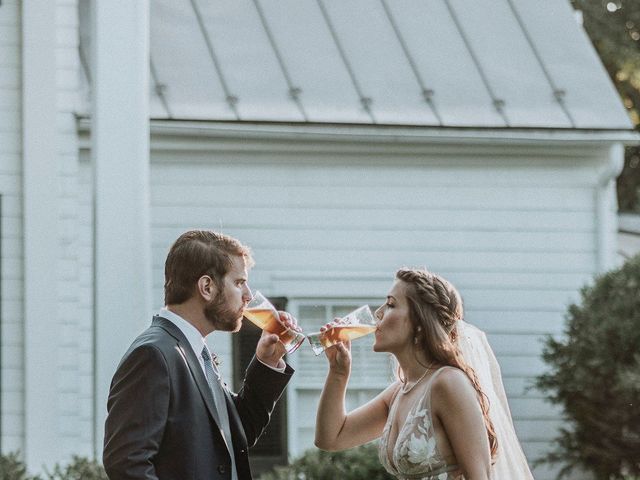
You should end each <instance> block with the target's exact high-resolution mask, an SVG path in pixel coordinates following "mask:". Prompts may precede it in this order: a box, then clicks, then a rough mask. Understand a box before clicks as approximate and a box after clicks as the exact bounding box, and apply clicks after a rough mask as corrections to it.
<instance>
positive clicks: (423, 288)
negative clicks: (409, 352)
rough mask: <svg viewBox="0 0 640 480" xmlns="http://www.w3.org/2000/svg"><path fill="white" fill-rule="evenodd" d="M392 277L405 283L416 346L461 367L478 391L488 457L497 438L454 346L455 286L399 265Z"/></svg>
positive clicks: (458, 308) (458, 305)
mask: <svg viewBox="0 0 640 480" xmlns="http://www.w3.org/2000/svg"><path fill="white" fill-rule="evenodd" d="M396 278H397V279H398V280H401V281H403V282H404V283H406V284H407V290H406V293H407V300H408V302H409V312H410V314H409V317H410V320H411V323H412V325H413V333H414V338H415V342H416V346H418V347H422V348H423V349H424V350H426V352H427V353H428V354H429V356H430V357H431V358H433V359H434V360H435V361H436V362H438V363H440V364H442V365H449V366H452V367H456V368H458V369H460V370H462V371H463V372H464V373H465V374H466V375H467V377H468V378H469V380H470V381H471V383H472V384H473V388H474V389H475V390H476V392H477V394H478V401H479V402H480V408H481V409H482V415H483V417H484V423H485V427H486V429H487V437H488V438H489V447H490V448H491V457H492V458H494V457H495V455H496V453H497V450H498V440H497V436H496V432H495V429H494V427H493V423H492V422H491V418H490V417H489V400H488V399H487V396H486V395H485V394H484V392H483V391H482V389H481V388H480V382H479V381H478V376H477V375H476V372H475V371H474V370H473V368H471V366H469V365H468V364H467V363H466V362H465V360H464V357H463V356H462V353H460V349H459V348H458V338H457V336H458V329H457V328H455V327H456V322H457V321H458V320H461V319H462V316H463V309H462V299H461V298H460V294H459V293H458V291H457V290H456V289H455V287H454V286H453V285H452V284H451V283H449V282H448V281H447V280H445V279H444V278H442V277H440V276H438V275H435V274H433V273H431V272H428V271H427V270H420V269H410V268H401V269H400V270H398V271H397V272H396Z"/></svg>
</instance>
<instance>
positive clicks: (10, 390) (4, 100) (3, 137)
mask: <svg viewBox="0 0 640 480" xmlns="http://www.w3.org/2000/svg"><path fill="white" fill-rule="evenodd" d="M19 25H20V8H19V5H18V1H17V0H6V1H3V2H2V5H1V6H0V195H2V212H1V220H0V221H1V222H2V235H1V238H0V241H1V242H2V244H1V252H0V253H1V259H2V262H1V263H2V271H1V276H2V285H1V287H2V288H1V292H0V296H1V304H0V311H1V315H2V345H1V348H0V352H1V354H2V358H1V359H0V365H1V369H2V370H1V375H2V385H1V386H0V388H1V391H2V397H1V399H0V400H1V406H2V416H1V418H0V422H1V423H0V428H2V432H1V434H2V436H1V438H0V440H1V443H2V450H3V451H5V452H6V451H12V450H18V449H22V448H23V447H24V443H23V433H24V426H23V419H24V413H23V409H22V405H23V404H24V379H23V375H22V357H23V328H22V317H23V308H22V300H23V294H22V292H23V278H24V275H23V271H22V251H23V250H22V201H21V195H22V180H21V168H22V167H21V156H22V147H21V131H20V125H21V83H20V79H21V73H20V68H21V63H20V28H19Z"/></svg>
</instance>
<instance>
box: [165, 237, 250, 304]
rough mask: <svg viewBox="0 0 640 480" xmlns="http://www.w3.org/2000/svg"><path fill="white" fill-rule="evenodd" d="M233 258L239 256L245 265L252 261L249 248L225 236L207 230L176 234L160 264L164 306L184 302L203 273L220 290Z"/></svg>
mask: <svg viewBox="0 0 640 480" xmlns="http://www.w3.org/2000/svg"><path fill="white" fill-rule="evenodd" d="M233 257H243V258H244V259H245V262H246V265H247V268H250V267H252V266H253V264H254V262H253V258H252V256H251V249H250V248H249V247H247V246H246V245H243V244H242V243H240V241H238V240H237V239H235V238H233V237H230V236H228V235H224V234H222V233H217V232H214V231H211V230H189V231H188V232H185V233H183V234H182V235H180V237H178V239H177V240H176V241H175V243H174V244H173V245H172V246H171V249H170V250H169V254H168V255H167V260H166V261H165V263H164V303H165V305H175V304H180V303H184V302H186V301H187V300H188V299H189V298H191V296H192V295H193V293H194V291H195V287H196V283H197V282H198V280H199V279H200V277H202V276H203V275H209V276H210V277H211V279H212V280H213V281H214V283H215V285H216V286H217V287H218V289H219V290H222V287H223V280H224V277H225V275H226V274H227V273H228V272H229V270H230V269H231V266H232V258H233Z"/></svg>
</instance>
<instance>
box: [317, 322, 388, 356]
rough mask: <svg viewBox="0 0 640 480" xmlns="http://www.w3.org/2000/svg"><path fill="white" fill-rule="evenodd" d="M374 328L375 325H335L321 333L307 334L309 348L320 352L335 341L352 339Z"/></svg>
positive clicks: (370, 331)
mask: <svg viewBox="0 0 640 480" xmlns="http://www.w3.org/2000/svg"><path fill="white" fill-rule="evenodd" d="M375 330H376V326H375V325H357V324H356V325H336V326H335V327H331V328H330V329H329V330H326V331H324V332H322V333H312V334H309V335H307V338H308V339H309V343H311V348H313V351H314V353H315V354H316V355H319V354H320V353H322V352H323V351H324V350H325V349H326V348H329V347H331V346H333V345H335V344H336V343H340V342H344V341H346V340H354V339H356V338H360V337H362V336H364V335H367V334H369V333H373V332H374V331H375Z"/></svg>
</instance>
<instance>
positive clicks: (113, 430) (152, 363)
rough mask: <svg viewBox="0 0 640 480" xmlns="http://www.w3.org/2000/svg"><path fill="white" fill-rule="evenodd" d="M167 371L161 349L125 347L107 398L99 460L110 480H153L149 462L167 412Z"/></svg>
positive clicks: (154, 476) (155, 478) (147, 346)
mask: <svg viewBox="0 0 640 480" xmlns="http://www.w3.org/2000/svg"><path fill="white" fill-rule="evenodd" d="M169 394H170V387H169V371H168V367H167V362H166V360H165V358H164V356H163V355H162V353H161V352H160V351H159V350H158V349H157V348H155V347H153V346H150V345H144V346H140V347H137V348H134V349H132V350H131V351H129V352H128V353H127V354H126V355H125V357H124V358H123V359H122V362H121V363H120V365H119V366H118V369H117V371H116V373H115V375H114V376H113V380H112V382H111V389H110V390H109V398H108V400H107V419H106V422H105V436H104V452H103V463H104V467H105V470H106V472H107V475H108V476H109V479H110V480H134V479H135V480H137V479H144V480H157V479H158V476H157V474H156V471H155V467H154V464H153V459H154V456H155V455H156V454H157V452H158V449H159V446H160V442H161V440H162V435H163V432H164V428H165V425H166V422H167V416H168V411H169Z"/></svg>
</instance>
